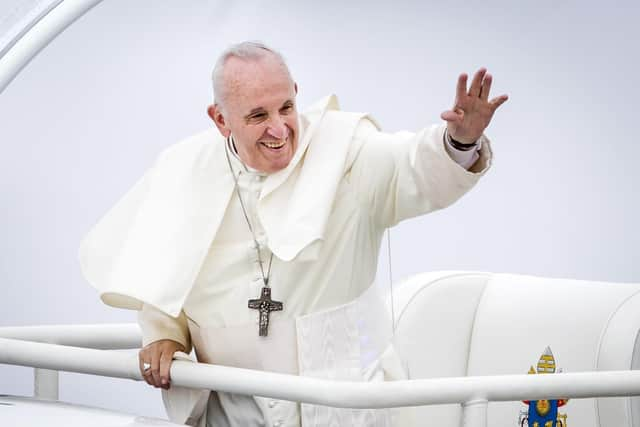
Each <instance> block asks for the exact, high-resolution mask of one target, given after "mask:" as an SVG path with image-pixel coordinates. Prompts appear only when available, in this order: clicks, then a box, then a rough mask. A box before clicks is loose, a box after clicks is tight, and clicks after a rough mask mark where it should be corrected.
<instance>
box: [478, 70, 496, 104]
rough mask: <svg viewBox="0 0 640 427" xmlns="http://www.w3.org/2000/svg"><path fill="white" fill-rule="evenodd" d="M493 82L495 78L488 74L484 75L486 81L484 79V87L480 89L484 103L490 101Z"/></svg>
mask: <svg viewBox="0 0 640 427" xmlns="http://www.w3.org/2000/svg"><path fill="white" fill-rule="evenodd" d="M492 81H493V77H491V74H489V73H487V74H485V75H484V79H482V87H481V88H480V99H482V100H484V101H486V100H487V99H489V91H490V90H491V82H492Z"/></svg>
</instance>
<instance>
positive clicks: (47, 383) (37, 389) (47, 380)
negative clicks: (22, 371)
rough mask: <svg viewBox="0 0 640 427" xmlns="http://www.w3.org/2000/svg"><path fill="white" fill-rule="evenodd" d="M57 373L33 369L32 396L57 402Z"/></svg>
mask: <svg viewBox="0 0 640 427" xmlns="http://www.w3.org/2000/svg"><path fill="white" fill-rule="evenodd" d="M58 378H59V374H58V371H52V370H50V369H40V368H34V370H33V396H34V397H37V398H38V399H47V400H58Z"/></svg>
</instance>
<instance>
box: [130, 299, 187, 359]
mask: <svg viewBox="0 0 640 427" xmlns="http://www.w3.org/2000/svg"><path fill="white" fill-rule="evenodd" d="M138 324H139V325H140V330H141V331H142V346H143V347H144V346H146V345H147V344H151V343H152V342H155V341H159V340H172V341H175V342H177V343H180V344H182V345H183V346H184V348H185V351H184V352H185V353H187V354H188V353H190V352H191V337H190V335H189V326H188V324H187V317H186V315H185V314H184V311H181V312H180V315H178V317H171V316H169V315H168V314H166V313H164V312H162V311H160V310H158V309H157V308H155V307H153V306H150V305H148V304H143V305H142V309H141V310H140V311H138Z"/></svg>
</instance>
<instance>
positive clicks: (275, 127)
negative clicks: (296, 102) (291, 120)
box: [267, 118, 289, 140]
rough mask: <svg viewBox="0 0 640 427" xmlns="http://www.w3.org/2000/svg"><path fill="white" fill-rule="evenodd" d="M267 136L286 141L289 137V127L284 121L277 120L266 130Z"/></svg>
mask: <svg viewBox="0 0 640 427" xmlns="http://www.w3.org/2000/svg"><path fill="white" fill-rule="evenodd" d="M267 134H268V135H269V136H271V137H273V138H276V139H281V140H282V139H287V137H288V136H289V127H288V126H287V125H286V123H285V122H284V120H282V119H279V118H278V119H275V120H273V121H272V122H271V124H270V125H269V127H268V128H267Z"/></svg>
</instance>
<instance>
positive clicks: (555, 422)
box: [518, 347, 569, 427]
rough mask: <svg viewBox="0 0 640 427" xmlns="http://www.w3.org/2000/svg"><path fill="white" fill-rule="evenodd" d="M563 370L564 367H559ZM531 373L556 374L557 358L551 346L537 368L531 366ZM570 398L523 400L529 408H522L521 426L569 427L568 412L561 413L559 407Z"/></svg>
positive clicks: (519, 423)
mask: <svg viewBox="0 0 640 427" xmlns="http://www.w3.org/2000/svg"><path fill="white" fill-rule="evenodd" d="M558 372H562V369H558ZM528 373H529V374H555V373H556V360H555V358H554V357H553V353H552V352H551V348H550V347H547V348H546V349H545V350H544V353H542V355H541V356H540V359H539V360H538V365H537V367H536V369H533V366H531V367H530V368H529V372H528ZM568 401H569V399H553V400H546V399H540V400H523V401H522V402H523V403H524V404H525V405H527V406H528V407H529V408H528V410H521V411H520V417H519V418H518V425H519V426H520V427H567V414H560V413H559V412H558V408H559V407H561V406H564V405H566V404H567V402H568Z"/></svg>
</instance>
